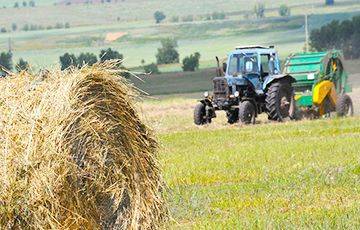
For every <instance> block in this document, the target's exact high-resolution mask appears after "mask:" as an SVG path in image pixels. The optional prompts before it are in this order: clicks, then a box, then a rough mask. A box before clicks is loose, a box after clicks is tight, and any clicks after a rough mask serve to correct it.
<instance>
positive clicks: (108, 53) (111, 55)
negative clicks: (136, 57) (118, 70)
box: [99, 48, 124, 62]
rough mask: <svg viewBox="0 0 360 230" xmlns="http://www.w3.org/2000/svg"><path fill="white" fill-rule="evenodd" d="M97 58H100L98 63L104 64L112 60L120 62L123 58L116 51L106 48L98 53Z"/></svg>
mask: <svg viewBox="0 0 360 230" xmlns="http://www.w3.org/2000/svg"><path fill="white" fill-rule="evenodd" d="M99 58H100V62H104V61H106V60H113V59H120V60H122V59H124V56H123V55H122V54H120V53H119V52H118V51H116V50H112V49H111V48H108V49H106V50H101V51H100V55H99Z"/></svg>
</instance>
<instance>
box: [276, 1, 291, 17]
mask: <svg viewBox="0 0 360 230" xmlns="http://www.w3.org/2000/svg"><path fill="white" fill-rule="evenodd" d="M290 14H291V10H290V7H288V6H287V5H285V4H282V5H281V6H280V8H279V15H280V16H281V17H287V16H290Z"/></svg>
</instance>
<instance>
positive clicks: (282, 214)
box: [141, 90, 360, 229]
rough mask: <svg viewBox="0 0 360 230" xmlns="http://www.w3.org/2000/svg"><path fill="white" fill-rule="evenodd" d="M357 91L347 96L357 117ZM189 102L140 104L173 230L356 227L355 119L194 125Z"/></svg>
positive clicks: (359, 206) (359, 200) (359, 208)
mask: <svg viewBox="0 0 360 230" xmlns="http://www.w3.org/2000/svg"><path fill="white" fill-rule="evenodd" d="M356 95H360V91H359V90H355V91H354V93H352V97H353V99H354V104H355V107H356V113H357V114H359V112H360V110H359V105H360V97H355V96H356ZM195 104H196V100H194V99H185V98H183V99H181V97H179V96H178V97H169V98H165V99H162V100H154V99H152V100H146V101H145V102H143V103H141V108H142V109H141V113H142V114H143V115H144V119H145V120H146V121H147V122H148V123H149V124H150V125H151V126H152V127H153V128H154V129H155V130H156V132H157V133H158V136H159V140H160V145H161V150H160V160H161V165H162V167H163V173H164V178H165V181H166V183H167V185H168V190H167V192H166V195H167V199H168V201H169V208H170V213H171V220H170V221H169V223H168V224H167V225H166V228H171V229H193V228H195V229H242V228H246V229H254V228H255V229H269V228H270V229H272V228H280V229H304V228H305V229H308V228H311V229H314V228H315V229H317V228H318V229H344V228H350V229H358V228H359V227H360V155H359V148H360V141H359V138H360V118H359V117H354V118H348V119H331V120H330V119H322V120H315V121H300V122H288V123H283V124H279V123H274V122H268V121H267V119H266V116H265V115H262V116H260V118H259V119H258V123H257V124H256V125H252V126H241V127H240V126H239V125H238V124H235V125H228V124H227V123H226V118H225V115H224V113H219V114H218V118H217V119H216V120H214V122H213V123H212V124H211V125H208V126H204V127H196V126H194V125H193V123H192V112H193V110H192V109H193V107H194V105H195Z"/></svg>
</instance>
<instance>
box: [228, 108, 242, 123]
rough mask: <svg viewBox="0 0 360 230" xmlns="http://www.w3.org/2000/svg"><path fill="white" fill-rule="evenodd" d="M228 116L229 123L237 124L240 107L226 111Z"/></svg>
mask: <svg viewBox="0 0 360 230" xmlns="http://www.w3.org/2000/svg"><path fill="white" fill-rule="evenodd" d="M226 117H227V119H228V123H229V124H235V123H236V122H238V121H239V109H235V110H228V111H226Z"/></svg>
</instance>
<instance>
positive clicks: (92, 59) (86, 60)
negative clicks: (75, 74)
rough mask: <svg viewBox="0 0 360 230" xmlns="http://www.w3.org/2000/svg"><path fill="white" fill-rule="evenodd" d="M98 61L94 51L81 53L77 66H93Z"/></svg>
mask: <svg viewBox="0 0 360 230" xmlns="http://www.w3.org/2000/svg"><path fill="white" fill-rule="evenodd" d="M96 62H97V57H96V55H95V54H93V53H81V54H80V55H79V56H78V58H77V66H78V67H79V68H81V67H83V66H84V65H88V66H92V65H94V64H95V63H96Z"/></svg>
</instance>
